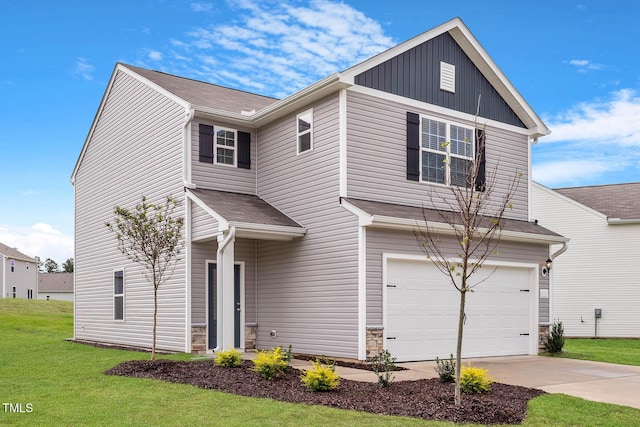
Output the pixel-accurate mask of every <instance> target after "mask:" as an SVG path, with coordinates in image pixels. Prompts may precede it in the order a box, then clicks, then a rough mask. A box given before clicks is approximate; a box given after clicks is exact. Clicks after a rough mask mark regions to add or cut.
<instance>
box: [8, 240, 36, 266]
mask: <svg viewBox="0 0 640 427" xmlns="http://www.w3.org/2000/svg"><path fill="white" fill-rule="evenodd" d="M0 254H2V255H4V256H6V257H7V258H12V259H16V260H20V261H26V262H38V260H37V259H35V258H31V257H30V256H29V255H25V254H23V253H22V252H20V251H19V250H18V249H16V248H11V247H9V246H7V245H5V244H4V243H0Z"/></svg>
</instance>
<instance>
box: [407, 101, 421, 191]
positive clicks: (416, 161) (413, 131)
mask: <svg viewBox="0 0 640 427" xmlns="http://www.w3.org/2000/svg"><path fill="white" fill-rule="evenodd" d="M407 179H408V180H410V181H420V115H418V114H416V113H411V112H409V111H407Z"/></svg>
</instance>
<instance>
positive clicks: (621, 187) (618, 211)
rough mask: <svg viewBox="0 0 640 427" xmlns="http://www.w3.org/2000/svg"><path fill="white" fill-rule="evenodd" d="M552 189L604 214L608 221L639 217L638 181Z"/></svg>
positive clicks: (639, 185)
mask: <svg viewBox="0 0 640 427" xmlns="http://www.w3.org/2000/svg"><path fill="white" fill-rule="evenodd" d="M554 191H556V192H558V193H560V194H562V195H563V196H566V197H568V198H570V199H573V200H575V201H576V202H578V203H581V204H583V205H585V206H588V207H590V208H591V209H593V210H596V211H598V212H600V213H603V214H605V215H606V216H607V217H608V219H609V221H611V220H639V219H640V182H633V183H627V184H610V185H596V186H586V187H568V188H555V189H554Z"/></svg>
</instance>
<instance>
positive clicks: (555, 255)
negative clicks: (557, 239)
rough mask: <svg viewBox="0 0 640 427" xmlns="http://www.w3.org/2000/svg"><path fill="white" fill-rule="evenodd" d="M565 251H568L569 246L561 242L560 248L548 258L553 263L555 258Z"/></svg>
mask: <svg viewBox="0 0 640 427" xmlns="http://www.w3.org/2000/svg"><path fill="white" fill-rule="evenodd" d="M567 249H569V244H568V243H567V242H562V247H561V248H560V249H558V250H557V251H555V252H554V253H553V255H551V257H550V258H549V259H550V260H551V262H553V261H554V260H555V259H556V258H557V257H559V256H560V255H562V254H563V253H565V252H566V251H567Z"/></svg>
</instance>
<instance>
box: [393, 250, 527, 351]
mask: <svg viewBox="0 0 640 427" xmlns="http://www.w3.org/2000/svg"><path fill="white" fill-rule="evenodd" d="M487 277H488V278H487ZM477 279H478V280H482V279H486V280H484V281H483V282H482V283H481V284H479V285H478V286H477V287H476V288H475V289H474V292H471V293H469V294H467V299H466V309H465V312H466V323H465V330H464V339H463V353H462V354H463V357H482V356H499V355H514V354H527V353H528V346H529V336H528V335H526V334H527V333H528V332H529V327H530V326H529V318H530V316H529V298H530V295H529V292H522V290H528V288H529V270H527V269H523V268H512V267H500V268H498V269H497V270H495V271H493V270H483V271H481V272H480V273H479V275H478V276H477ZM387 285H388V287H387V290H386V310H387V311H386V313H387V314H386V325H385V333H386V337H387V338H392V339H387V341H386V348H387V349H389V351H391V353H392V354H393V355H394V356H395V357H397V359H398V361H408V360H428V359H435V358H436V357H439V358H448V357H449V355H450V354H452V353H455V346H456V338H457V329H458V312H459V300H460V294H459V292H458V291H457V290H456V289H455V288H454V287H453V286H452V285H451V284H450V282H449V279H448V278H447V277H446V276H444V275H443V274H442V273H441V272H440V271H439V270H437V268H436V267H435V266H434V265H433V264H432V263H429V262H424V261H423V262H418V261H407V260H389V261H388V264H387ZM523 334H525V335H523Z"/></svg>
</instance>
